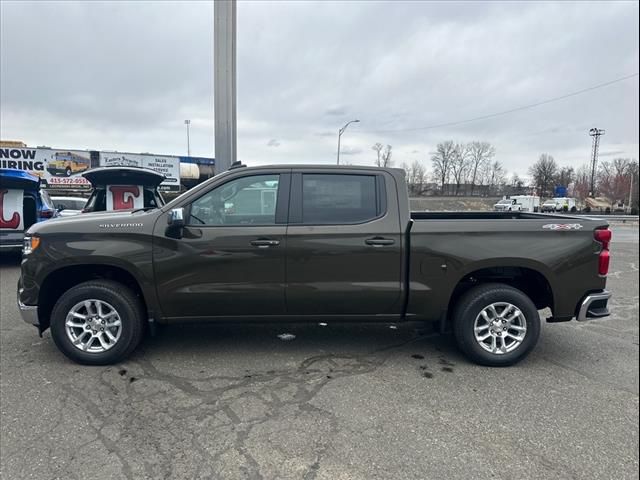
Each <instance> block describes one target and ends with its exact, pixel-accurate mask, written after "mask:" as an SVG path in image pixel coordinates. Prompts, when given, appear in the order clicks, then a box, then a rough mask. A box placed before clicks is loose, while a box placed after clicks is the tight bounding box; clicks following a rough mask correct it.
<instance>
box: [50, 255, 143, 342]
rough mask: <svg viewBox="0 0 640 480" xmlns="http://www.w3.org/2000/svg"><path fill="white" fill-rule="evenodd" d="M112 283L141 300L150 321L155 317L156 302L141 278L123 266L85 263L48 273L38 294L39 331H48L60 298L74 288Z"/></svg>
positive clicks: (62, 267) (63, 267)
mask: <svg viewBox="0 0 640 480" xmlns="http://www.w3.org/2000/svg"><path fill="white" fill-rule="evenodd" d="M98 279H101V280H112V281H115V282H118V283H121V284H123V285H125V286H127V287H128V288H130V289H131V290H132V291H133V292H134V293H135V295H136V296H137V297H138V298H139V299H140V301H141V303H142V307H143V309H144V312H145V314H146V315H147V318H152V317H153V305H154V301H153V299H152V298H150V295H149V293H148V292H147V293H146V294H145V289H144V287H143V285H144V283H143V282H142V281H141V279H140V277H139V275H137V274H136V273H133V272H132V271H131V270H130V269H127V268H125V267H123V266H122V265H114V264H111V263H99V264H95V263H91V264H89V263H86V264H70V265H64V266H61V267H59V268H56V269H55V270H52V271H50V272H48V274H47V275H46V277H45V278H44V280H43V281H42V282H41V284H40V289H39V293H38V320H39V322H40V330H41V331H44V330H46V329H47V328H49V325H50V317H51V312H52V310H53V307H54V305H55V303H56V302H57V300H58V299H59V298H60V296H61V295H62V294H63V293H64V292H66V291H67V290H69V289H70V288H73V287H74V286H76V285H78V284H80V283H83V282H86V281H90V280H98Z"/></svg>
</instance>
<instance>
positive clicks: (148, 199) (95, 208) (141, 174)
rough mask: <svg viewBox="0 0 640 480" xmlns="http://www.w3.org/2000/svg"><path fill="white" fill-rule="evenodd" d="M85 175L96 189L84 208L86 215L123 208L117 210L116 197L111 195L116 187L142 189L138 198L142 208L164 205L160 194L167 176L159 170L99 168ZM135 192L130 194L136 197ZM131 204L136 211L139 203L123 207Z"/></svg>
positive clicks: (117, 167)
mask: <svg viewBox="0 0 640 480" xmlns="http://www.w3.org/2000/svg"><path fill="white" fill-rule="evenodd" d="M82 176H83V177H84V178H86V179H87V180H88V181H89V182H90V183H91V186H92V187H93V191H92V192H91V195H90V196H89V199H88V200H87V202H86V204H85V206H84V208H83V209H82V212H83V213H86V212H104V211H106V210H120V209H123V208H114V207H113V204H112V202H111V200H112V198H111V197H110V196H109V195H108V193H111V192H108V188H110V187H112V186H116V187H127V186H130V187H139V191H138V195H135V196H136V197H139V208H157V207H161V206H163V205H164V199H163V198H162V195H161V194H160V192H159V191H158V185H160V184H161V183H162V182H163V180H164V179H165V178H166V177H165V176H164V175H162V174H161V173H158V172H156V171H155V170H151V169H149V168H141V167H121V166H114V167H98V168H92V169H91V170H88V171H87V172H85V173H83V174H82ZM133 193H135V192H128V195H129V196H132V195H133ZM129 205H131V207H130V208H136V207H135V201H133V202H130V203H128V202H125V203H124V204H123V206H125V207H128V206H129ZM110 207H111V208H110ZM124 209H127V208H124Z"/></svg>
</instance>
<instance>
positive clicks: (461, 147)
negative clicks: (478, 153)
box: [451, 143, 469, 195]
mask: <svg viewBox="0 0 640 480" xmlns="http://www.w3.org/2000/svg"><path fill="white" fill-rule="evenodd" d="M468 167H469V152H468V150H467V146H466V145H465V144H463V143H456V145H455V147H454V149H453V157H452V160H451V173H452V174H453V179H454V181H455V182H456V193H455V194H456V195H458V193H459V192H460V185H461V184H462V180H463V178H464V175H465V172H466V171H467V169H468Z"/></svg>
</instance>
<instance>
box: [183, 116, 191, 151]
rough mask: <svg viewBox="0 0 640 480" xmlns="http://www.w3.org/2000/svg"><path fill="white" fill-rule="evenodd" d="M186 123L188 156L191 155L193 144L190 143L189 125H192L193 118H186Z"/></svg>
mask: <svg viewBox="0 0 640 480" xmlns="http://www.w3.org/2000/svg"><path fill="white" fill-rule="evenodd" d="M184 124H185V125H186V126H187V157H190V156H191V146H190V144H189V125H191V120H185V121H184Z"/></svg>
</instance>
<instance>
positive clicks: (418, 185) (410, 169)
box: [403, 160, 427, 195]
mask: <svg viewBox="0 0 640 480" xmlns="http://www.w3.org/2000/svg"><path fill="white" fill-rule="evenodd" d="M403 168H405V172H406V179H407V185H408V187H409V192H410V193H411V194H413V195H420V194H421V193H422V191H423V189H424V183H425V179H426V176H427V171H426V169H425V168H424V165H422V163H421V162H419V161H418V160H414V161H413V163H411V166H407V164H406V163H405V164H403Z"/></svg>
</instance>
